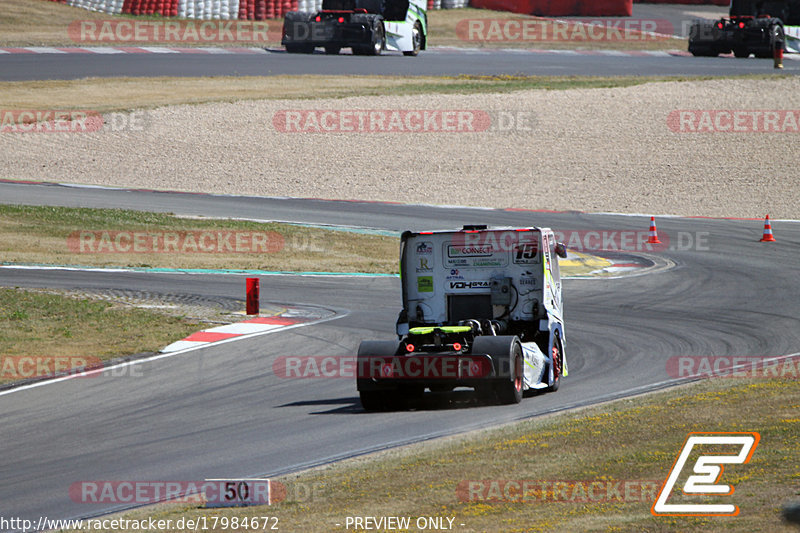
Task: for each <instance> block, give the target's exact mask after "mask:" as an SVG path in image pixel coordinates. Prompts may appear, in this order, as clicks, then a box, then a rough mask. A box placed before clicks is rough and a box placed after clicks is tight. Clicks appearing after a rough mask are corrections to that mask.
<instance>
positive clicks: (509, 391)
mask: <svg viewBox="0 0 800 533" xmlns="http://www.w3.org/2000/svg"><path fill="white" fill-rule="evenodd" d="M516 348H518V349H519V353H516V354H514V363H513V365H512V367H511V371H512V372H513V379H511V380H502V381H500V382H498V383H497V386H496V387H497V399H498V400H499V401H500V403H503V404H511V403H519V402H521V401H522V349H521V348H520V347H519V345H517V346H516Z"/></svg>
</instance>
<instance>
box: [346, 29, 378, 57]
mask: <svg viewBox="0 0 800 533" xmlns="http://www.w3.org/2000/svg"><path fill="white" fill-rule="evenodd" d="M384 48H386V35H385V34H384V32H383V22H378V23H376V25H375V28H374V29H373V31H372V44H368V45H366V46H354V47H353V53H354V54H355V55H359V56H379V55H381V53H382V52H383V49H384Z"/></svg>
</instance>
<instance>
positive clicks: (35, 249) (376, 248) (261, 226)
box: [0, 205, 611, 276]
mask: <svg viewBox="0 0 800 533" xmlns="http://www.w3.org/2000/svg"><path fill="white" fill-rule="evenodd" d="M190 234H191V235H190ZM204 235H208V237H205V238H204V237H203V236H204ZM238 235H241V240H239V241H237V236H238ZM261 235H263V238H262V237H261ZM170 236H172V237H170ZM136 238H139V239H140V248H141V249H142V250H143V251H140V252H137V251H136V247H135V239H136ZM170 238H172V239H173V240H172V241H170V242H172V243H174V246H173V245H172V244H171V245H170V246H171V247H170V248H169V252H167V251H166V243H167V242H168V240H169V239H170ZM201 245H202V246H205V247H206V249H209V250H219V249H222V252H223V253H217V252H216V251H208V252H203V251H202V249H201ZM398 247H399V238H397V237H390V236H384V235H371V234H363V233H352V232H349V231H339V230H327V229H320V228H317V227H308V226H296V225H292V224H279V223H260V222H249V221H237V220H227V219H203V218H180V217H175V216H173V215H169V214H161V213H149V212H142V211H129V210H122V209H90V208H71V207H42V206H20V205H0V254H2V257H3V261H2V262H5V263H8V264H10V263H17V264H19V263H22V264H51V265H52V264H56V265H85V266H97V267H115V266H116V267H145V268H147V267H152V268H196V269H226V270H240V269H241V270H271V271H292V272H361V273H380V274H396V273H397V272H398V260H397V256H398ZM228 248H230V249H228ZM254 249H255V250H256V252H257V253H253V250H254ZM151 250H162V251H161V252H157V251H151ZM260 250H264V252H263V253H261V252H260ZM572 254H573V256H572V258H571V259H569V260H563V261H562V267H561V272H562V275H563V276H577V275H586V274H589V273H590V272H593V271H595V270H598V269H601V268H603V267H605V266H609V265H611V262H610V261H608V260H606V259H603V258H601V257H596V256H593V255H589V254H582V253H578V252H572Z"/></svg>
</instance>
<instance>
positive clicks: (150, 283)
mask: <svg viewBox="0 0 800 533" xmlns="http://www.w3.org/2000/svg"><path fill="white" fill-rule="evenodd" d="M0 199H2V200H0V201H2V202H4V203H31V204H37V203H41V204H46V205H52V204H60V205H93V206H107V207H110V206H118V207H128V208H139V209H157V210H169V211H174V212H181V213H192V214H198V215H199V214H202V215H211V216H222V215H226V214H227V215H232V216H239V217H243V216H246V217H252V218H259V219H280V220H294V221H298V222H335V223H350V224H355V225H365V226H373V227H379V228H386V229H393V230H402V229H408V228H416V229H419V228H423V227H425V228H429V229H431V228H443V227H453V226H457V225H460V224H463V223H467V222H479V221H482V222H489V223H492V224H537V225H546V226H551V227H554V228H562V229H589V228H592V229H617V230H621V229H646V226H647V219H646V218H644V217H623V216H607V215H587V214H579V213H572V214H571V213H561V214H547V213H519V212H516V213H515V212H503V211H495V210H478V209H456V208H434V207H425V206H399V205H383V204H371V203H355V202H354V203H348V202H322V201H304V200H279V199H259V198H236V197H211V196H204V195H186V194H170V193H152V192H127V191H104V190H98V189H76V188H64V187H57V186H36V185H16V184H15V185H12V184H0ZM643 226H644V228H643ZM774 227H775V232H776V236H777V239H778V242H777V243H772V244H765V243H759V242H757V240H758V236H759V234H760V230H761V224H760V222H758V221H726V220H697V219H671V218H660V219H659V231H660V233H661V234H662V236H667V235H670V236H674V235H676V232H678V231H685V232H698V231H707V232H709V233H710V235H709V237H708V247H709V250H686V251H677V250H675V251H670V252H668V253H666V254H665V255H666V256H668V257H669V258H670V259H672V260H673V261H674V262H675V263H676V267H675V268H673V269H671V270H668V271H665V272H661V273H657V274H653V275H647V276H639V277H631V278H626V279H619V280H568V281H566V283H565V295H566V302H565V305H566V309H567V328H568V329H567V353H568V356H569V363H570V365H569V366H570V376H569V377H568V378H566V379H565V380H564V382H563V384H562V388H561V390H559V391H558V392H557V393H554V394H547V395H541V396H537V397H533V398H527V399H525V400H523V403H522V404H520V405H519V406H511V407H509V406H473V405H470V404H469V403H464V404H463V405H461V406H460V407H458V406H455V407H450V408H442V407H437V406H435V405H430V406H429V407H428V408H425V409H422V410H418V411H411V412H399V413H389V414H366V413H364V412H362V410H361V408H360V406H359V403H358V399H357V395H356V391H355V386H354V383H352V381H351V380H348V379H330V380H319V379H318V380H293V381H289V380H285V379H280V378H277V377H276V376H275V375H273V374H272V372H271V364H272V362H273V361H274V360H275V358H276V357H279V356H282V355H325V354H331V355H345V354H353V353H355V349H356V347H357V345H358V343H359V341H360V340H362V339H370V338H376V339H377V338H385V339H390V338H392V332H393V328H394V322H395V319H396V313H397V311H398V307H399V303H398V302H399V282H398V280H397V279H394V278H361V279H353V278H344V279H342V278H326V277H311V278H310V277H305V278H298V277H290V276H274V277H273V276H270V277H262V279H261V285H262V291H261V294H262V298H263V299H264V300H269V301H275V302H295V303H302V304H312V305H318V306H322V307H327V308H330V309H333V310H336V311H338V312H339V313H340V314H341V315H342V316H341V318H338V319H336V320H333V321H330V322H327V323H324V324H319V325H316V326H309V327H304V328H298V329H294V330H291V331H287V332H283V333H277V334H273V335H267V336H264V337H257V338H253V339H249V340H242V341H238V342H235V343H229V344H223V345H219V346H211V347H207V348H205V349H202V350H198V351H195V352H191V353H187V354H183V355H178V356H174V357H171V358H167V359H162V360H159V361H154V362H150V363H144V364H143V366H142V369H141V371H137V374H141V375H136V376H121V377H116V378H112V377H97V378H87V379H73V380H68V381H62V382H59V383H54V384H50V385H47V386H43V387H38V388H34V389H28V390H21V391H18V392H14V393H12V394H7V395H4V396H0V418H2V420H3V432H2V440H0V457H2V460H1V461H2V464H3V467H2V471H3V480H4V483H3V484H2V486H0V501H2V502H3V503H2V507H3V514H4V515H7V514H10V515H13V516H21V517H26V518H32V519H37V518H38V517H39V516H40V515H46V516H48V517H50V518H56V517H69V516H87V515H96V514H99V513H102V512H105V511H108V510H110V508H109V507H104V506H99V505H87V504H78V503H73V502H71V501H70V499H69V497H68V492H67V491H68V489H69V486H70V485H71V484H72V483H75V482H78V481H81V480H194V479H204V478H225V477H238V476H251V475H262V474H265V475H274V474H277V473H281V472H287V471H292V470H297V469H300V468H303V467H304V466H308V465H313V464H318V463H320V462H326V461H330V460H332V459H335V458H339V457H345V456H350V455H354V454H359V453H364V452H368V451H371V450H377V449H381V448H385V447H387V446H393V445H397V444H399V443H403V442H410V441H415V440H423V439H427V438H432V437H436V436H441V435H447V434H453V433H459V432H463V431H467V430H470V429H474V428H479V427H486V426H490V425H494V424H498V423H503V422H508V421H512V420H517V419H521V418H526V417H531V416H536V415H539V414H542V413H546V412H550V411H552V410H556V409H562V408H564V407H569V406H574V405H584V404H587V403H592V402H596V401H599V400H604V399H609V398H614V397H619V396H622V395H626V394H630V393H631V391H634V390H648V389H653V388H659V387H661V386H663V382H665V381H667V380H669V379H670V377H669V376H668V375H667V373H666V371H665V364H666V360H667V358H669V357H670V356H676V355H725V354H730V355H777V354H784V353H790V352H795V351H797V350H798V346H800V319H798V317H800V297H798V296H799V295H798V289H797V287H799V286H800V273H799V272H798V270H797V269H796V266H795V263H796V257H797V254H798V251H800V224H794V223H776V224H775V226H774ZM0 285H6V286H26V287H63V288H109V287H115V288H119V287H123V288H129V289H133V290H147V291H150V292H159V291H161V292H170V293H186V294H193V295H201V296H231V295H234V296H238V295H240V293H241V291H242V287H243V280H242V279H241V277H238V276H205V275H202V276H201V275H155V274H133V273H131V274H112V273H100V274H98V273H84V272H74V271H58V272H54V271H32V270H16V269H0ZM464 400H465V401H466V399H464ZM680 438H682V436H676V439H678V440H680Z"/></svg>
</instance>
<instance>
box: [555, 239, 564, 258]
mask: <svg viewBox="0 0 800 533" xmlns="http://www.w3.org/2000/svg"><path fill="white" fill-rule="evenodd" d="M556 255H557V256H558V257H560V258H562V259H566V258H567V246H566V245H565V244H564V243H563V242H557V243H556Z"/></svg>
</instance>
